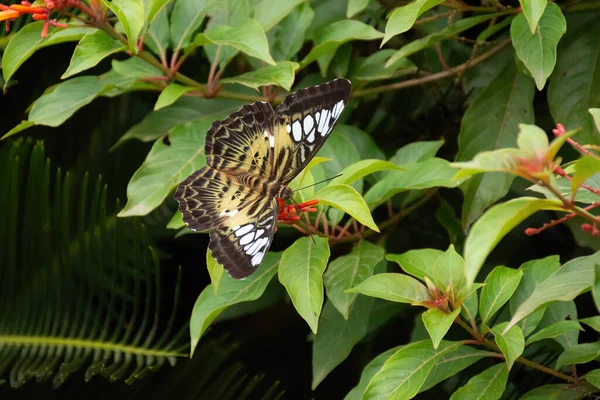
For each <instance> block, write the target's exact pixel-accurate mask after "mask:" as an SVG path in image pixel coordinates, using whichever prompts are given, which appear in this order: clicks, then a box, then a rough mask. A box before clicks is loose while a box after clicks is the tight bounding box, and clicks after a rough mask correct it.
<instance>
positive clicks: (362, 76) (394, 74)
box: [352, 49, 418, 81]
mask: <svg viewBox="0 0 600 400" xmlns="http://www.w3.org/2000/svg"><path fill="white" fill-rule="evenodd" d="M395 53H396V50H392V49H383V50H379V51H378V52H376V53H373V54H371V55H370V56H368V57H363V58H360V59H358V60H357V63H356V67H355V68H354V72H353V75H352V81H354V80H362V81H379V80H384V79H391V78H398V77H401V76H403V75H406V74H408V73H411V72H415V71H416V70H417V69H418V68H417V66H416V65H415V63H413V62H412V61H411V60H410V59H408V58H401V59H399V60H398V61H397V62H394V63H392V64H391V65H389V66H386V63H387V61H388V60H389V59H390V57H391V56H392V55H393V54H395Z"/></svg>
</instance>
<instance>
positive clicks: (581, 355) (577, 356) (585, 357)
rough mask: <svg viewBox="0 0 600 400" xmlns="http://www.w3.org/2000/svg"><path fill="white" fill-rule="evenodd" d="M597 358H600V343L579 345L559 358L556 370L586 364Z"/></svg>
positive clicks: (564, 352) (567, 350)
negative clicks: (564, 366) (566, 366)
mask: <svg viewBox="0 0 600 400" xmlns="http://www.w3.org/2000/svg"><path fill="white" fill-rule="evenodd" d="M597 357H600V342H592V343H581V344H577V345H575V346H573V347H571V348H570V349H566V350H565V351H563V352H562V353H561V354H560V356H558V360H557V361H556V369H559V368H560V367H562V366H563V365H572V364H585V363H587V362H590V361H592V360H594V359H596V358H597Z"/></svg>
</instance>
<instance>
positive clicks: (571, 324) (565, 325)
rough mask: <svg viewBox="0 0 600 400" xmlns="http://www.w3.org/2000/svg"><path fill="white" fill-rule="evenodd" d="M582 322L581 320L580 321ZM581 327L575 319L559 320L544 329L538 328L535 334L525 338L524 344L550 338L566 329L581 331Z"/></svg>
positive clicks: (566, 330) (527, 344)
mask: <svg viewBox="0 0 600 400" xmlns="http://www.w3.org/2000/svg"><path fill="white" fill-rule="evenodd" d="M581 322H583V321H581ZM582 330H583V328H582V327H581V325H579V322H577V321H559V322H557V323H555V324H553V325H550V326H548V327H546V328H544V329H540V330H539V331H537V332H536V333H535V334H533V335H531V336H529V337H528V338H527V342H526V343H525V345H526V346H529V345H530V344H531V343H534V342H539V341H540V340H544V339H552V338H555V337H557V336H560V335H562V334H563V333H565V332H568V331H582Z"/></svg>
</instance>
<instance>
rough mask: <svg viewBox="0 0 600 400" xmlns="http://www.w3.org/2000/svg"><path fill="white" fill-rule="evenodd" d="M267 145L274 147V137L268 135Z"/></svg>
mask: <svg viewBox="0 0 600 400" xmlns="http://www.w3.org/2000/svg"><path fill="white" fill-rule="evenodd" d="M269 145H270V146H271V148H273V147H275V136H273V135H269Z"/></svg>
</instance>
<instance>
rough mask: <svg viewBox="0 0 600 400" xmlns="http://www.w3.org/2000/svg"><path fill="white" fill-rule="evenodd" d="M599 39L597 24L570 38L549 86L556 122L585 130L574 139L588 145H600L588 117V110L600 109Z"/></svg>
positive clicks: (599, 138) (599, 32)
mask: <svg viewBox="0 0 600 400" xmlns="http://www.w3.org/2000/svg"><path fill="white" fill-rule="evenodd" d="M598 36H600V25H599V24H594V23H592V24H587V25H586V26H585V27H583V28H582V29H574V30H573V31H572V32H571V35H570V36H569V35H566V36H565V39H563V41H565V47H564V48H562V47H561V49H560V50H559V51H560V58H559V59H558V62H557V64H556V67H555V70H554V73H553V74H552V77H551V79H550V85H549V86H548V105H549V106H550V111H551V113H552V117H553V118H554V121H560V122H561V123H562V124H563V125H564V126H565V128H567V130H572V129H575V128H579V127H581V128H582V129H581V130H580V131H579V132H577V133H576V134H575V136H574V137H573V139H574V140H575V141H577V142H579V143H585V144H600V135H598V132H596V127H595V126H594V121H593V118H592V116H591V115H590V114H589V113H588V109H590V108H593V107H600V78H599V77H598V73H597V72H598V71H599V70H600V57H599V56H598V55H599V54H600V46H599V45H598V41H597V40H596V39H597V38H598ZM567 39H568V41H567ZM573 60H577V62H573Z"/></svg>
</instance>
